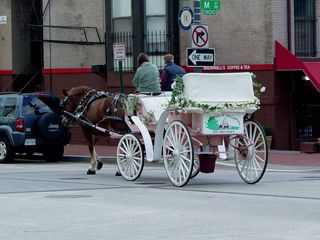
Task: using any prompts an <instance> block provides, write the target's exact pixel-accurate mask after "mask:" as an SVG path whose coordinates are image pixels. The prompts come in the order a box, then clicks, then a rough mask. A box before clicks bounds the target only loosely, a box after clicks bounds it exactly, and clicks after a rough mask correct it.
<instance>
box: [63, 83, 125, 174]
mask: <svg viewBox="0 0 320 240" xmlns="http://www.w3.org/2000/svg"><path fill="white" fill-rule="evenodd" d="M63 94H64V96H65V97H64V99H63V100H62V101H61V105H62V107H63V110H64V117H63V123H64V124H65V125H70V123H71V122H78V123H80V127H81V130H82V133H83V135H84V137H85V139H86V141H87V144H88V148H89V152H90V166H89V169H88V171H87V174H95V173H96V170H100V169H101V168H102V165H103V163H102V162H101V161H100V158H99V156H98V155H97V153H96V150H95V144H96V143H97V141H98V139H99V138H100V137H101V136H110V132H115V133H120V134H124V133H126V132H128V127H127V125H126V123H125V121H124V110H123V108H122V103H121V101H122V98H123V95H120V94H111V93H107V92H101V91H96V90H94V89H92V88H90V87H87V86H80V87H74V88H71V90H69V91H68V92H67V91H66V90H65V89H63Z"/></svg>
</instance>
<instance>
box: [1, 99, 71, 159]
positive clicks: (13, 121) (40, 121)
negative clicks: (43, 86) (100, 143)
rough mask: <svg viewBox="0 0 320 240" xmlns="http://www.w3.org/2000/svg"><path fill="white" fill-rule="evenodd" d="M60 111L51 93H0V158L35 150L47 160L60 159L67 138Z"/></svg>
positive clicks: (67, 132) (12, 157)
mask: <svg viewBox="0 0 320 240" xmlns="http://www.w3.org/2000/svg"><path fill="white" fill-rule="evenodd" d="M61 115H62V111H61V107H60V99H59V98H58V97H57V96H55V95H54V94H53V93H0V162H11V161H13V160H14V158H15V156H16V154H26V155H27V156H32V155H33V154H34V153H36V152H38V153H42V154H43V156H44V158H45V159H46V160H47V161H49V162H56V161H59V160H61V159H62V157H63V153H64V146H65V145H67V144H69V143H70V139H71V133H70V131H69V129H68V128H67V127H65V126H63V125H62V117H61Z"/></svg>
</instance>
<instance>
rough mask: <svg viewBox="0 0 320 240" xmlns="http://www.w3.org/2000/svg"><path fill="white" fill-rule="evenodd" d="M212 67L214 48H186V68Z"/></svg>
mask: <svg viewBox="0 0 320 240" xmlns="http://www.w3.org/2000/svg"><path fill="white" fill-rule="evenodd" d="M214 65H215V57H214V48H207V49H205V48H187V66H188V67H195V66H197V67H207V66H211V67H212V66H214Z"/></svg>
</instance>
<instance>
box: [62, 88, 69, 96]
mask: <svg viewBox="0 0 320 240" xmlns="http://www.w3.org/2000/svg"><path fill="white" fill-rule="evenodd" d="M62 93H63V95H64V96H65V97H66V96H68V92H67V90H65V89H62Z"/></svg>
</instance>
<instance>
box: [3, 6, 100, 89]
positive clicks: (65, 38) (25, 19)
mask: <svg viewBox="0 0 320 240" xmlns="http://www.w3.org/2000/svg"><path fill="white" fill-rule="evenodd" d="M14 1H15V8H14V9H13V11H14V12H15V13H13V14H15V18H16V22H17V25H18V27H19V28H18V29H19V30H18V31H19V32H20V34H19V35H20V36H19V38H20V40H21V41H22V40H23V41H25V42H29V47H30V52H31V53H30V59H29V60H28V62H27V63H26V64H24V65H25V67H24V69H23V70H20V71H19V73H17V74H14V78H13V89H14V90H15V91H20V92H24V91H41V90H43V77H44V76H43V71H42V70H43V69H44V46H43V43H49V44H50V45H49V48H51V44H52V43H55V44H77V45H85V46H91V45H98V44H105V42H104V41H103V40H102V39H101V37H100V34H99V32H98V29H97V28H96V27H88V26H61V25H52V24H51V19H50V17H49V24H48V25H44V24H43V18H44V16H45V15H46V14H48V15H50V13H49V11H50V4H52V2H54V1H52V0H48V1H47V3H46V5H45V6H44V8H43V7H42V1H39V0H14ZM50 54H51V51H49V55H50ZM49 58H50V59H51V56H49ZM93 69H94V68H93ZM22 79H23V80H22ZM8 89H9V87H8V88H7V89H5V91H6V90H8Z"/></svg>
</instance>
